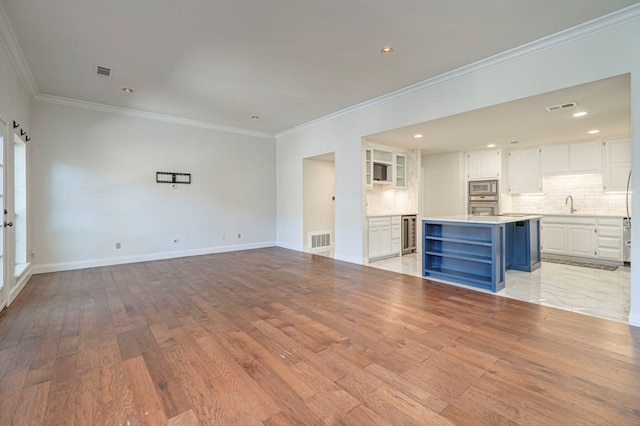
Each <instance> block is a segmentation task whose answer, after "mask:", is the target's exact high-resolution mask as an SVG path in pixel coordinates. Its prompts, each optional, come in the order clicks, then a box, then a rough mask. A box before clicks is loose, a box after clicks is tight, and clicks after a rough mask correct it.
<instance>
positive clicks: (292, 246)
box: [276, 241, 304, 252]
mask: <svg viewBox="0 0 640 426" xmlns="http://www.w3.org/2000/svg"><path fill="white" fill-rule="evenodd" d="M276 247H282V248H286V249H289V250H295V251H301V252H304V246H303V245H301V244H289V243H284V242H282V241H277V242H276Z"/></svg>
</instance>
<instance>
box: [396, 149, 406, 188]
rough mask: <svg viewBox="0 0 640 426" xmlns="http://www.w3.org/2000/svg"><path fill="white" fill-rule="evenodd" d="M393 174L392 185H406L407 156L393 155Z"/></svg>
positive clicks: (400, 186)
mask: <svg viewBox="0 0 640 426" xmlns="http://www.w3.org/2000/svg"><path fill="white" fill-rule="evenodd" d="M394 160H395V162H394V165H395V170H394V175H393V186H394V187H395V188H406V187H407V157H406V156H405V155H403V154H395V156H394Z"/></svg>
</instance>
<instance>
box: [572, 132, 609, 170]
mask: <svg viewBox="0 0 640 426" xmlns="http://www.w3.org/2000/svg"><path fill="white" fill-rule="evenodd" d="M600 151H601V148H600V141H599V140H594V141H588V142H578V143H571V144H569V172H570V173H596V172H599V171H601V170H602V162H601V159H600V158H601V157H600Z"/></svg>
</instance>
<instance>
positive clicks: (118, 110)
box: [33, 94, 275, 140]
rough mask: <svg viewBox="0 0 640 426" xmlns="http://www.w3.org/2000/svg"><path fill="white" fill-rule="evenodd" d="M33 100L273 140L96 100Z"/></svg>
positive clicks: (270, 136) (262, 134)
mask: <svg viewBox="0 0 640 426" xmlns="http://www.w3.org/2000/svg"><path fill="white" fill-rule="evenodd" d="M33 100H34V101H37V102H45V103H49V104H56V105H64V106H69V107H74V108H81V109H87V110H91V111H100V112H107V113H111V114H118V115H126V116H129V117H136V118H144V119H146V120H154V121H163V122H165V123H172V124H180V125H183V126H189V127H199V128H202V129H209V130H217V131H220V132H226V133H235V134H239V135H246V136H254V137H258V138H264V139H271V140H273V139H274V138H275V136H274V135H273V134H271V133H265V132H257V131H254V130H248V129H241V128H239V127H231V126H224V125H221V124H216V123H210V122H208V121H198V120H191V119H188V118H182V117H175V116H173V115H166V114H157V113H155V112H148V111H142V110H138V109H133V108H123V107H118V106H113V105H107V104H100V103H97V102H89V101H81V100H79V99H73V98H65V97H62V96H54V95H44V94H38V95H35V96H34V97H33Z"/></svg>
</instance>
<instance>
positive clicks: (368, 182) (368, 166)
mask: <svg viewBox="0 0 640 426" xmlns="http://www.w3.org/2000/svg"><path fill="white" fill-rule="evenodd" d="M364 183H365V186H366V187H367V189H370V188H373V150H372V149H370V148H366V149H365V150H364Z"/></svg>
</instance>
